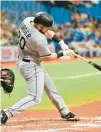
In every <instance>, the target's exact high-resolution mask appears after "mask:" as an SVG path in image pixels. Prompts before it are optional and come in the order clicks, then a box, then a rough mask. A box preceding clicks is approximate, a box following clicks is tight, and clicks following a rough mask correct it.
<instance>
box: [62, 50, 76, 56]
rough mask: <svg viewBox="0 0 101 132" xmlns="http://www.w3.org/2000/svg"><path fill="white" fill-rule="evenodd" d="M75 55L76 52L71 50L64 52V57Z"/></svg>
mask: <svg viewBox="0 0 101 132" xmlns="http://www.w3.org/2000/svg"><path fill="white" fill-rule="evenodd" d="M73 53H74V51H73V50H71V49H67V50H64V51H63V55H64V56H72V55H73Z"/></svg>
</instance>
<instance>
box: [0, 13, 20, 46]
mask: <svg viewBox="0 0 101 132" xmlns="http://www.w3.org/2000/svg"><path fill="white" fill-rule="evenodd" d="M15 23H16V22H15ZM15 23H12V24H11V23H10V20H9V18H8V14H7V13H6V12H5V11H1V21H0V26H1V28H0V30H1V31H0V32H1V39H0V45H2V46H4V45H7V46H8V45H17V42H16V38H17V31H18V28H17V27H16V24H15Z"/></svg>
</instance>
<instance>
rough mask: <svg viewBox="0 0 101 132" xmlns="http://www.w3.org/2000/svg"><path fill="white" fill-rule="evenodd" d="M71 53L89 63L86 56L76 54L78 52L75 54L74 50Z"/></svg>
mask: <svg viewBox="0 0 101 132" xmlns="http://www.w3.org/2000/svg"><path fill="white" fill-rule="evenodd" d="M73 55H74V56H76V57H78V58H80V59H82V60H84V61H86V62H88V63H89V60H88V59H86V58H84V57H82V56H80V55H78V54H76V53H74V52H73Z"/></svg>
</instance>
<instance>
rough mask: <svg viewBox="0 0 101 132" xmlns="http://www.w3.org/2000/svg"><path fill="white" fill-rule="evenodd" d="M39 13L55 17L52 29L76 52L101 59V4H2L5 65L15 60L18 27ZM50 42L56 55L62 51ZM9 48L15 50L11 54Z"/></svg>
mask: <svg viewBox="0 0 101 132" xmlns="http://www.w3.org/2000/svg"><path fill="white" fill-rule="evenodd" d="M39 11H45V12H48V13H50V14H51V15H52V16H53V17H54V26H53V29H54V30H55V31H56V32H57V35H58V36H60V37H61V38H63V39H64V41H65V43H66V44H67V45H68V46H69V47H70V48H72V49H74V50H75V52H77V53H79V54H80V55H82V56H88V57H101V1H98V0H91V1H80V0H73V1H72V2H70V1H54V0H50V1H1V22H0V25H1V40H0V45H1V46H6V49H5V47H2V51H3V55H2V61H7V60H10V61H11V58H12V61H13V59H14V60H15V57H16V54H17V49H16V47H14V46H16V45H17V43H16V38H17V31H18V28H19V25H20V23H21V21H22V20H23V19H24V18H25V17H27V16H35V14H36V13H37V12H39ZM48 41H49V47H50V49H51V50H52V51H53V52H58V51H59V50H60V49H61V48H60V46H59V45H58V44H57V43H54V42H52V41H51V40H48ZM8 46H13V48H10V49H11V50H9V48H7V47H8ZM12 49H13V51H12ZM11 52H12V53H11ZM13 52H14V53H13ZM12 54H13V55H12ZM3 57H4V58H3ZM6 58H7V59H6ZM8 58H9V59H8Z"/></svg>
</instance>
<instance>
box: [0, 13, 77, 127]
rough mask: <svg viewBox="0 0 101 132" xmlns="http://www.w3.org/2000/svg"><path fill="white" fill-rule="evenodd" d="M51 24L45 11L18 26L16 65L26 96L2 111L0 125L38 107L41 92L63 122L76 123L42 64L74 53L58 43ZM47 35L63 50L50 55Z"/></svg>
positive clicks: (26, 19) (62, 42)
mask: <svg viewBox="0 0 101 132" xmlns="http://www.w3.org/2000/svg"><path fill="white" fill-rule="evenodd" d="M52 24H53V18H52V16H51V15H49V14H48V13H46V12H40V13H38V14H37V15H36V16H35V17H27V18H25V19H24V20H23V22H22V23H21V25H20V28H19V32H18V42H17V43H18V51H19V55H18V60H17V66H18V69H19V71H20V73H21V75H22V76H23V77H24V79H25V80H26V82H27V90H28V96H27V97H25V98H23V99H21V100H20V101H19V102H17V103H16V104H14V105H13V106H12V107H10V108H8V109H5V110H2V111H1V125H3V124H5V123H6V122H7V120H8V118H10V117H12V116H14V115H17V114H19V113H20V112H22V111H24V110H26V109H27V108H29V107H32V106H35V105H37V104H39V103H40V102H41V100H42V94H43V91H44V90H45V92H46V94H47V96H48V97H49V99H50V100H51V101H52V103H53V104H54V105H55V107H56V108H57V109H58V111H59V113H60V115H61V117H62V118H63V119H65V120H68V121H78V120H79V118H78V117H77V116H76V115H74V114H73V113H72V112H70V110H69V108H68V107H67V106H66V105H65V103H64V100H63V99H62V97H61V96H60V94H59V93H58V92H57V90H56V88H55V86H54V84H53V82H52V80H51V79H50V77H49V75H48V73H47V71H46V70H45V69H44V67H43V66H42V63H41V61H50V60H55V59H57V58H59V57H61V56H64V55H65V56H68V55H71V54H72V53H73V51H72V50H70V49H68V46H67V45H66V44H65V43H64V41H63V40H60V39H59V38H58V37H57V36H56V34H55V33H54V32H53V31H50V30H49V28H50V27H51V26H52ZM46 36H47V37H49V38H51V39H52V40H54V41H57V42H59V43H60V45H61V47H62V48H63V49H66V50H64V51H61V52H59V53H51V52H50V50H49V49H48V47H47V45H48V44H47V38H46Z"/></svg>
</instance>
